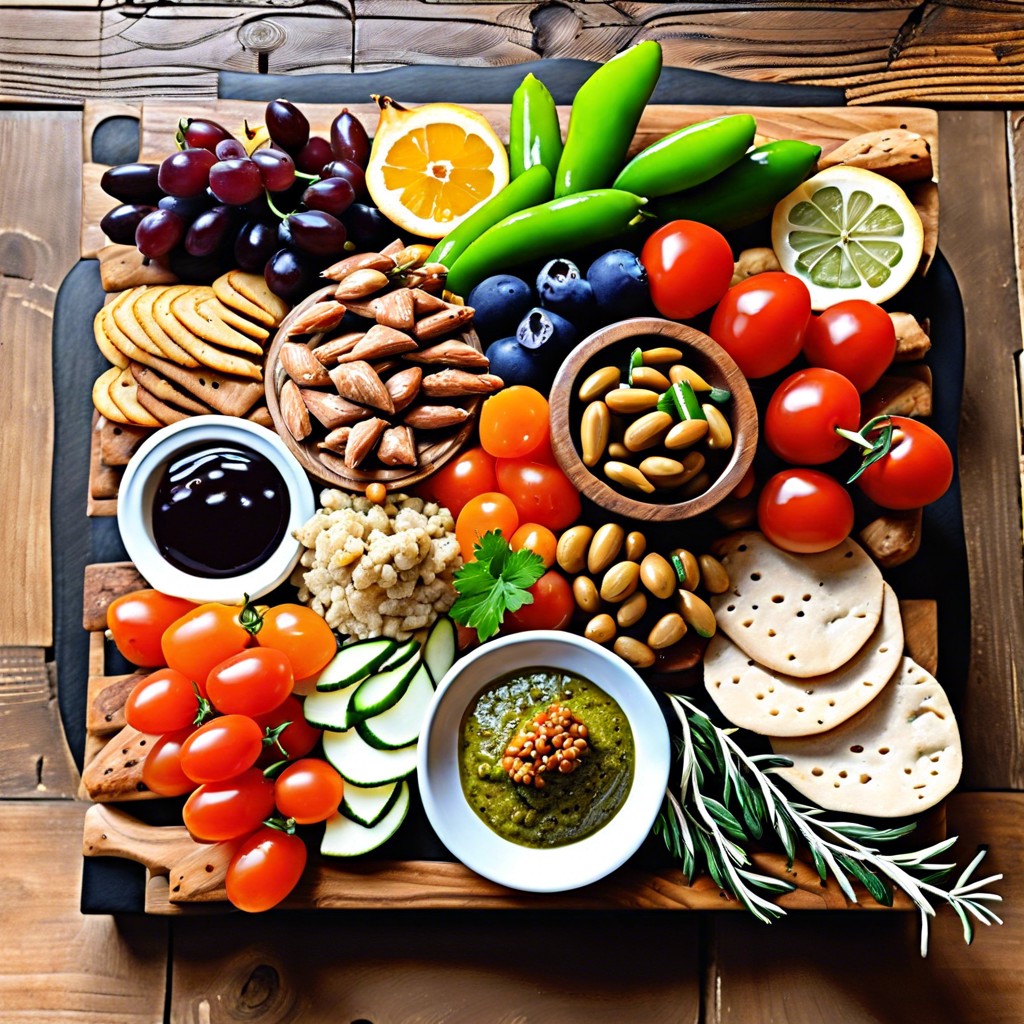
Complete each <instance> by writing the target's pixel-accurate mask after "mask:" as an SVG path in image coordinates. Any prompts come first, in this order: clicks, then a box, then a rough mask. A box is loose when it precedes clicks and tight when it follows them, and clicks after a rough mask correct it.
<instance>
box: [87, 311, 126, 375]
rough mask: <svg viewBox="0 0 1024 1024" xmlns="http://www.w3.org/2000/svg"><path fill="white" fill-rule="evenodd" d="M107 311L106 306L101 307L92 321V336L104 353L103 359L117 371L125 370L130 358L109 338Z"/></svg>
mask: <svg viewBox="0 0 1024 1024" xmlns="http://www.w3.org/2000/svg"><path fill="white" fill-rule="evenodd" d="M106 310H107V307H106V306H100V308H99V309H98V310H97V311H96V316H94V317H93V320H92V334H93V337H94V338H95V339H96V347H97V348H98V349H99V350H100V351H101V352H102V353H103V358H104V359H106V361H107V362H108V363H113V364H114V366H115V367H116V368H117V369H119V370H123V369H124V368H125V367H126V366H127V365H128V357H127V356H126V355H125V354H124V353H123V352H122V351H121V350H120V349H119V348H118V347H117V346H116V345H115V344H114V343H113V342H112V341H111V340H110V338H108V337H107V332H106V329H105V326H104V322H105V320H106V318H107V316H108V315H109V314H108V313H107V311H106Z"/></svg>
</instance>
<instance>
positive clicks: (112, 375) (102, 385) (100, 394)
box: [92, 366, 131, 423]
mask: <svg viewBox="0 0 1024 1024" xmlns="http://www.w3.org/2000/svg"><path fill="white" fill-rule="evenodd" d="M121 372H122V371H121V368H120V367H117V366H112V367H111V368H110V369H109V370H104V372H103V373H101V374H100V375H99V376H98V377H97V378H96V382H95V383H94V384H93V386H92V404H93V405H94V406H95V407H96V411H97V412H98V413H99V414H100V415H101V416H104V417H105V418H106V419H108V420H110V421H111V423H130V422H131V420H129V419H128V417H127V416H125V414H124V413H123V412H121V410H120V409H119V408H118V407H117V406H116V405H115V404H114V401H113V399H112V398H111V397H110V385H111V384H113V383H114V381H116V380H117V378H118V377H120V376H121Z"/></svg>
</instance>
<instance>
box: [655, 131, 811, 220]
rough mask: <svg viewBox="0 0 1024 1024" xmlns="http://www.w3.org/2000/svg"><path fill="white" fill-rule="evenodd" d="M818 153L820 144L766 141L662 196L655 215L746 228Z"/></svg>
mask: <svg viewBox="0 0 1024 1024" xmlns="http://www.w3.org/2000/svg"><path fill="white" fill-rule="evenodd" d="M820 155H821V147H820V146H812V145H810V144H809V143H807V142H799V141H797V140H796V139H780V140H779V141H776V142H768V143H766V144H765V145H763V146H758V147H757V148H756V149H752V150H751V151H750V152H749V153H747V154H746V155H745V156H743V157H741V158H740V159H739V160H738V161H737V162H736V163H734V164H733V165H732V167H730V168H728V170H725V171H723V172H722V173H721V174H719V175H718V176H717V177H715V178H712V179H711V180H710V181H706V182H705V183H704V184H703V185H698V186H697V187H696V188H691V189H687V190H686V191H685V192H677V193H675V194H674V195H670V196H664V197H662V198H661V199H659V200H658V202H657V204H656V205H655V206H654V213H655V214H656V215H657V216H658V217H660V218H661V219H663V220H666V221H670V220H696V221H700V223H702V224H707V225H709V226H711V227H713V228H718V229H719V230H720V231H729V230H732V229H734V228H742V227H746V226H747V225H748V224H753V223H754V222H755V221H758V220H760V219H761V218H762V217H766V216H768V214H769V213H771V212H772V209H773V208H774V206H775V204H776V203H777V202H778V201H779V200H780V199H782V197H783V196H786V195H788V194H789V193H790V192H792V191H793V189H795V188H796V187H797V185H799V184H800V182H801V181H803V180H804V178H806V177H807V175H808V174H809V173H810V172H811V171H812V170H813V169H814V166H815V164H816V163H817V162H818V157H819V156H820Z"/></svg>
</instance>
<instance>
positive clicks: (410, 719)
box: [356, 662, 434, 750]
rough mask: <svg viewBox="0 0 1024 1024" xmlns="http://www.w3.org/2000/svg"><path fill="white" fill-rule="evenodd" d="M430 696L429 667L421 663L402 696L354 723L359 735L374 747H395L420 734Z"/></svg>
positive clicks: (431, 686) (411, 740)
mask: <svg viewBox="0 0 1024 1024" xmlns="http://www.w3.org/2000/svg"><path fill="white" fill-rule="evenodd" d="M433 698H434V685H433V683H432V682H431V679H430V671H429V669H428V668H427V666H426V665H425V664H424V663H422V662H421V663H420V667H419V670H418V671H417V672H416V675H414V676H413V677H412V681H411V682H410V683H409V688H408V689H407V690H406V691H405V693H404V694H403V695H402V699H401V700H400V701H399V702H398V703H397V704H396V705H395V706H394V707H392V708H388V710H387V711H382V712H381V713H380V714H379V715H374V716H373V717H372V718H364V719H363V720H362V721H361V722H357V723H356V731H357V732H358V733H359V735H360V736H362V737H363V739H364V740H366V742H367V743H369V744H370V746H371V747H376V748H377V749H378V750H397V749H398V748H399V747H407V746H409V744H410V743H415V742H416V741H417V740H418V739H419V738H420V728H421V726H422V725H423V718H424V716H425V715H426V713H427V707H428V706H429V705H430V702H431V700H433Z"/></svg>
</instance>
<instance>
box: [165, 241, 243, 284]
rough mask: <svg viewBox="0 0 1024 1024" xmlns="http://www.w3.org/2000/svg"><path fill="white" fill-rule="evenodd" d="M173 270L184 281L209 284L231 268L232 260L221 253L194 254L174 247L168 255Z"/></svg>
mask: <svg viewBox="0 0 1024 1024" xmlns="http://www.w3.org/2000/svg"><path fill="white" fill-rule="evenodd" d="M168 262H169V263H170V266H171V270H173V271H174V273H175V274H177V275H178V277H179V278H180V279H181V280H182V281H186V282H189V283H194V284H208V283H209V282H210V281H213V280H215V279H216V278H218V277H220V275H221V274H223V273H224V271H225V270H231V269H232V264H231V262H230V260H227V259H225V258H224V256H223V255H222V254H220V253H217V254H215V255H213V256H192V255H191V254H190V253H187V252H185V250H184V249H174V250H173V251H172V252H171V254H170V256H169V257H168Z"/></svg>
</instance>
